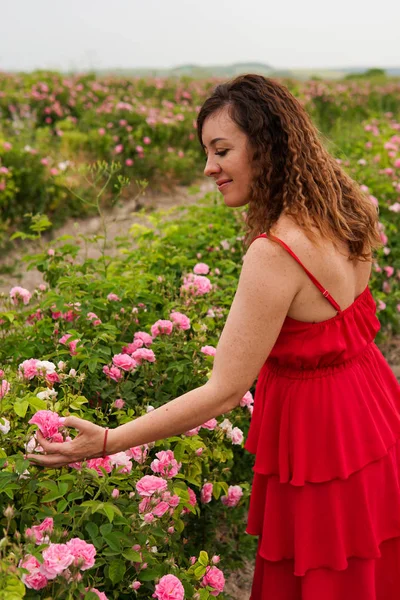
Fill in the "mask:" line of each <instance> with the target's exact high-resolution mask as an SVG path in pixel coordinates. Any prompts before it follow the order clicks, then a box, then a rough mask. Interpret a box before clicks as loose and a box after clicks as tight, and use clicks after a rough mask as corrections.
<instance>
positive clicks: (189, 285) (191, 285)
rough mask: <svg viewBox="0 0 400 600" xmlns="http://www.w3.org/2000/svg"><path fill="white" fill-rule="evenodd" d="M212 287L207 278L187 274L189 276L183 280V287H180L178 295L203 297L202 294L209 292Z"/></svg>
mask: <svg viewBox="0 0 400 600" xmlns="http://www.w3.org/2000/svg"><path fill="white" fill-rule="evenodd" d="M212 287H213V286H212V283H211V281H210V280H209V279H208V277H205V276H204V275H195V274H193V273H189V275H187V276H186V277H184V279H183V285H182V286H181V289H180V293H181V295H182V294H184V293H185V292H189V294H191V295H193V296H203V295H204V294H207V293H208V292H210V291H211V290H212Z"/></svg>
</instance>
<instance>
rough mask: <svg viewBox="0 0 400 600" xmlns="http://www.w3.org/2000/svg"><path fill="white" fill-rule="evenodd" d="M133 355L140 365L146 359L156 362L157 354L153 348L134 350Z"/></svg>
mask: <svg viewBox="0 0 400 600" xmlns="http://www.w3.org/2000/svg"><path fill="white" fill-rule="evenodd" d="M132 357H133V358H134V359H135V360H136V361H137V363H138V364H139V365H140V364H142V362H143V361H144V360H147V361H148V362H152V363H154V362H156V356H155V354H154V352H153V350H149V349H147V348H138V349H137V350H135V351H134V352H133V354H132Z"/></svg>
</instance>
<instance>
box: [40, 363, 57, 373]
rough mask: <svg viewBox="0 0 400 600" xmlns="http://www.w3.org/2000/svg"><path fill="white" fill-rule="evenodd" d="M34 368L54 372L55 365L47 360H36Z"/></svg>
mask: <svg viewBox="0 0 400 600" xmlns="http://www.w3.org/2000/svg"><path fill="white" fill-rule="evenodd" d="M36 368H37V370H38V371H41V370H43V369H44V370H45V371H46V373H47V374H49V373H54V372H55V370H56V365H55V364H54V363H52V362H50V361H49V360H38V362H37V363H36Z"/></svg>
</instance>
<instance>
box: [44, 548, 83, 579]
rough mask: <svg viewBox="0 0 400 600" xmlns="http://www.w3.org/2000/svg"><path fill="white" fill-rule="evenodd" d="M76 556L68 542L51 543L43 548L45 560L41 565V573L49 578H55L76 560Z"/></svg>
mask: <svg viewBox="0 0 400 600" xmlns="http://www.w3.org/2000/svg"><path fill="white" fill-rule="evenodd" d="M74 558H75V557H74V555H73V554H72V552H71V551H70V549H69V548H68V546H67V545H66V544H50V546H49V547H48V548H46V550H43V559H44V562H43V563H42V564H41V565H40V573H42V575H45V577H47V579H55V578H56V577H57V575H59V574H60V573H62V572H63V571H64V570H65V569H67V568H68V567H69V566H70V565H71V564H72V563H73V562H74Z"/></svg>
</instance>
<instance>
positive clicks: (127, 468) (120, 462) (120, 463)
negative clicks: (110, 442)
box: [109, 452, 132, 473]
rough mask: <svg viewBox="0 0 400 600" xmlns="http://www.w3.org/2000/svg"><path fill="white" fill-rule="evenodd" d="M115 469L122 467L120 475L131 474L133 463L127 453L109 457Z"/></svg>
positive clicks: (118, 453)
mask: <svg viewBox="0 0 400 600" xmlns="http://www.w3.org/2000/svg"><path fill="white" fill-rule="evenodd" d="M109 458H110V461H111V464H112V466H113V467H122V469H119V472H120V473H130V472H131V471H132V463H131V460H130V457H129V456H128V454H127V453H126V452H117V453H116V454H111V456H110V457H109Z"/></svg>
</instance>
